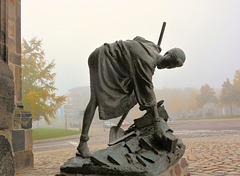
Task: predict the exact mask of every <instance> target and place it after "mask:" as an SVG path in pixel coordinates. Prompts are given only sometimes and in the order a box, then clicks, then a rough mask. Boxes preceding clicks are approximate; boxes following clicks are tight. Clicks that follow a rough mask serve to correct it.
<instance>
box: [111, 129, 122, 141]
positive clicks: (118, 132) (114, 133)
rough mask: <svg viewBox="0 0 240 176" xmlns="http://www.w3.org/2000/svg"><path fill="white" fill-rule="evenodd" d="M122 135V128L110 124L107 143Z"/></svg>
mask: <svg viewBox="0 0 240 176" xmlns="http://www.w3.org/2000/svg"><path fill="white" fill-rule="evenodd" d="M122 136H124V130H123V129H122V128H119V129H118V128H117V126H112V127H111V128H110V132H109V143H111V142H113V141H115V140H116V139H118V138H120V137H122Z"/></svg>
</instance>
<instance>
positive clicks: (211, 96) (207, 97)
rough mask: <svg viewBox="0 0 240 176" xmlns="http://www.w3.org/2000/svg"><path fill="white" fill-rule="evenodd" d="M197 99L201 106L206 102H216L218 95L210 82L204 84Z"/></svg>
mask: <svg viewBox="0 0 240 176" xmlns="http://www.w3.org/2000/svg"><path fill="white" fill-rule="evenodd" d="M197 101H198V104H199V106H200V107H202V106H203V105H204V104H206V103H216V102H217V97H216V95H215V92H214V89H213V88H211V87H210V86H209V85H208V84H205V85H203V86H202V87H201V88H200V94H199V95H198V96H197Z"/></svg>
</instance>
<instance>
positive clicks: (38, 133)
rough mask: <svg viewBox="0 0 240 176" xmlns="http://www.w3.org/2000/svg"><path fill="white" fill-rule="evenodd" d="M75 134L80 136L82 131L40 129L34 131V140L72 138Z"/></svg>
mask: <svg viewBox="0 0 240 176" xmlns="http://www.w3.org/2000/svg"><path fill="white" fill-rule="evenodd" d="M74 134H80V131H76V130H65V129H57V128H39V129H33V140H39V139H49V138H56V137H62V136H70V135H74Z"/></svg>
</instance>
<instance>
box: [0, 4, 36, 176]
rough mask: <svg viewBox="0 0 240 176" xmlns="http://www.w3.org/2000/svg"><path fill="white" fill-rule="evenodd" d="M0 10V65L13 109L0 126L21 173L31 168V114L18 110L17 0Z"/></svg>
mask: <svg viewBox="0 0 240 176" xmlns="http://www.w3.org/2000/svg"><path fill="white" fill-rule="evenodd" d="M0 10H1V11H0V16H1V18H0V19H1V22H0V29H1V32H0V58H1V59H0V60H1V65H4V63H7V64H8V66H9V68H10V70H11V71H10V70H9V72H11V76H12V77H11V78H12V81H13V83H14V86H13V88H12V91H13V98H12V100H13V109H15V111H14V115H13V116H11V117H10V116H6V115H3V114H2V113H1V114H0V126H4V127H5V129H4V130H5V131H4V132H5V134H6V136H5V137H6V139H8V140H10V141H9V143H10V145H12V146H13V148H12V150H13V152H14V157H15V169H23V168H28V167H33V153H32V143H33V142H32V129H31V128H32V119H31V117H30V116H31V114H30V112H27V111H24V108H23V106H22V68H21V0H0ZM1 70H2V69H1ZM1 70H0V71H1ZM0 79H1V80H3V79H2V78H1V77H0ZM0 83H1V82H0ZM0 88H1V86H0ZM2 89H3V90H4V91H5V92H6V91H7V89H8V87H5V86H3V87H2ZM0 97H1V96H0ZM5 106H8V102H6V99H4V101H3V100H2V101H1V100H0V108H1V107H5ZM7 109H9V108H7ZM0 110H1V109H0ZM0 112H1V111H0ZM0 129H1V127H0ZM0 134H1V133H0ZM0 175H1V174H0Z"/></svg>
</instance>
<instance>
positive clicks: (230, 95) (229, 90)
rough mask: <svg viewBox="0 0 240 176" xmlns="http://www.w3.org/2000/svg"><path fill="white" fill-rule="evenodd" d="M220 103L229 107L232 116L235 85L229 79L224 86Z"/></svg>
mask: <svg viewBox="0 0 240 176" xmlns="http://www.w3.org/2000/svg"><path fill="white" fill-rule="evenodd" d="M220 101H221V103H222V104H224V105H227V106H229V108H230V111H231V115H232V104H233V101H234V89H233V85H232V84H231V82H230V81H229V79H227V80H226V81H225V82H223V84H222V91H221V95H220Z"/></svg>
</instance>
